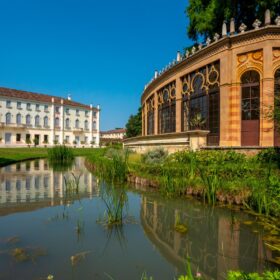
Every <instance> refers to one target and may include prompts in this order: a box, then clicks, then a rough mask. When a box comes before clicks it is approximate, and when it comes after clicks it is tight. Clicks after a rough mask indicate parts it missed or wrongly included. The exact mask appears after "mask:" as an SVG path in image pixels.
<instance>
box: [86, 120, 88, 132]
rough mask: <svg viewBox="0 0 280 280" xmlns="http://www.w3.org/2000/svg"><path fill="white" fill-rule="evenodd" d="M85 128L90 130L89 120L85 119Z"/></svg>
mask: <svg viewBox="0 0 280 280" xmlns="http://www.w3.org/2000/svg"><path fill="white" fill-rule="evenodd" d="M85 129H86V130H88V121H87V120H86V121H85Z"/></svg>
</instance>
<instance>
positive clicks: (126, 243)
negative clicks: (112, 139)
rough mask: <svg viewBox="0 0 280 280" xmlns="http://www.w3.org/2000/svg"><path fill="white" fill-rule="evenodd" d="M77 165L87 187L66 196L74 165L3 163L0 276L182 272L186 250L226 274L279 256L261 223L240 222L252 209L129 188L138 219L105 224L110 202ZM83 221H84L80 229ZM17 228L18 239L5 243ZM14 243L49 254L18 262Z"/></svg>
mask: <svg viewBox="0 0 280 280" xmlns="http://www.w3.org/2000/svg"><path fill="white" fill-rule="evenodd" d="M72 171H73V172H74V174H76V175H79V174H81V173H82V176H81V179H80V192H81V194H84V195H82V196H81V199H80V200H79V199H78V198H76V197H75V198H74V199H73V200H71V203H69V201H70V200H67V199H65V198H67V194H66V190H65V185H64V180H63V178H64V176H65V177H66V178H71V176H72V175H71V173H70V172H67V173H65V174H62V173H61V172H53V171H52V170H51V168H50V167H49V166H48V163H47V161H46V160H37V161H32V162H23V163H20V164H16V165H12V166H9V167H5V168H2V169H0V184H1V189H0V202H1V203H0V228H1V231H0V279H21V280H24V279H28V280H29V279H43V278H42V277H46V276H47V275H49V274H53V275H54V279H104V280H105V279H108V275H110V276H111V277H112V278H113V279H116V280H118V279H141V275H142V274H143V272H145V271H146V272H147V274H148V275H150V276H153V277H154V279H161V280H164V279H173V278H174V276H175V275H178V274H179V273H185V270H186V258H187V256H190V257H191V260H192V268H193V270H194V271H197V270H198V271H200V272H201V273H202V274H203V275H204V276H205V277H206V279H224V278H225V275H226V271H228V270H229V269H242V270H245V271H262V270H263V269H265V267H266V266H267V265H268V264H266V263H265V260H266V259H269V260H270V259H272V258H274V257H275V256H276V255H275V252H274V253H272V252H271V251H269V250H267V248H266V247H265V246H264V245H263V242H262V238H261V237H262V234H263V229H262V228H261V227H260V226H257V225H254V226H253V228H254V229H256V230H258V231H259V234H253V233H252V230H251V228H250V227H249V226H248V225H244V224H243V222H244V221H248V220H252V217H250V216H249V215H247V214H245V213H236V212H232V213H231V211H229V210H227V209H222V208H214V209H213V208H211V207H207V206H204V205H203V204H201V203H199V202H197V201H190V200H181V199H168V200H166V199H164V198H162V197H160V196H159V195H158V194H148V193H144V194H139V193H136V192H128V193H127V194H128V215H129V216H133V217H134V220H135V221H136V223H128V224H125V225H124V226H123V227H122V228H118V229H117V228H115V229H113V230H111V231H110V230H108V229H105V228H104V227H103V226H102V225H100V224H98V223H97V222H96V221H97V220H98V219H100V218H102V217H103V215H104V212H105V209H106V207H105V205H104V202H103V201H102V200H101V199H100V198H99V194H100V192H99V189H98V188H99V187H100V186H98V184H97V179H96V178H95V177H94V176H93V175H92V174H91V173H90V172H88V171H87V170H86V168H85V166H84V162H83V159H82V158H79V159H77V161H76V162H75V165H74V167H73V170H72ZM105 186H106V184H101V187H105ZM89 198H90V199H89ZM49 206H53V207H49ZM232 215H233V216H234V218H233V216H232ZM176 217H177V219H179V220H180V223H183V224H185V225H186V226H187V229H188V231H187V234H186V235H182V234H180V233H178V232H176V231H175V230H174V225H175V219H176ZM78 221H81V222H82V223H83V224H84V229H83V232H82V233H81V234H77V231H76V227H77V222H78ZM232 221H234V223H232ZM12 236H18V237H19V242H18V243H16V244H8V243H7V239H8V238H10V237H12ZM16 247H19V248H26V247H28V248H43V249H45V250H47V256H43V257H39V258H38V259H37V260H36V261H35V262H26V263H17V262H15V261H14V260H13V258H12V256H11V250H12V249H13V248H16ZM84 251H89V252H90V253H89V254H88V255H87V257H86V258H85V259H83V260H82V261H81V263H79V264H78V265H77V266H75V267H72V266H71V262H70V257H71V256H73V255H75V254H77V253H79V252H84ZM268 267H269V265H268ZM106 274H108V275H106Z"/></svg>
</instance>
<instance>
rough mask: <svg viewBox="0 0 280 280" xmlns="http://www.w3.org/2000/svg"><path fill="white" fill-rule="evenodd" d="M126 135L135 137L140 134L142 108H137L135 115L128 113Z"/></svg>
mask: <svg viewBox="0 0 280 280" xmlns="http://www.w3.org/2000/svg"><path fill="white" fill-rule="evenodd" d="M125 127H126V137H128V138H130V137H135V136H139V135H141V134H142V108H141V107H140V108H139V109H138V112H137V114H136V115H130V117H129V119H128V122H127V124H126V126H125Z"/></svg>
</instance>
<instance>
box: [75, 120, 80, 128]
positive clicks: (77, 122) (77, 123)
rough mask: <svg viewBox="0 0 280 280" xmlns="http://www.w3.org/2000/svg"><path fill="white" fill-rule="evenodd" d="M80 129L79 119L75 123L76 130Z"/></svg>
mask: <svg viewBox="0 0 280 280" xmlns="http://www.w3.org/2000/svg"><path fill="white" fill-rule="evenodd" d="M79 127H80V121H79V120H78V119H77V120H76V121H75V128H79Z"/></svg>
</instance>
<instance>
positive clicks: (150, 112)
mask: <svg viewBox="0 0 280 280" xmlns="http://www.w3.org/2000/svg"><path fill="white" fill-rule="evenodd" d="M147 118H148V119H147V124H148V127H147V128H148V129H147V134H148V135H152V134H154V126H155V116H154V95H153V96H151V97H150V98H149V99H148V100H147Z"/></svg>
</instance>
